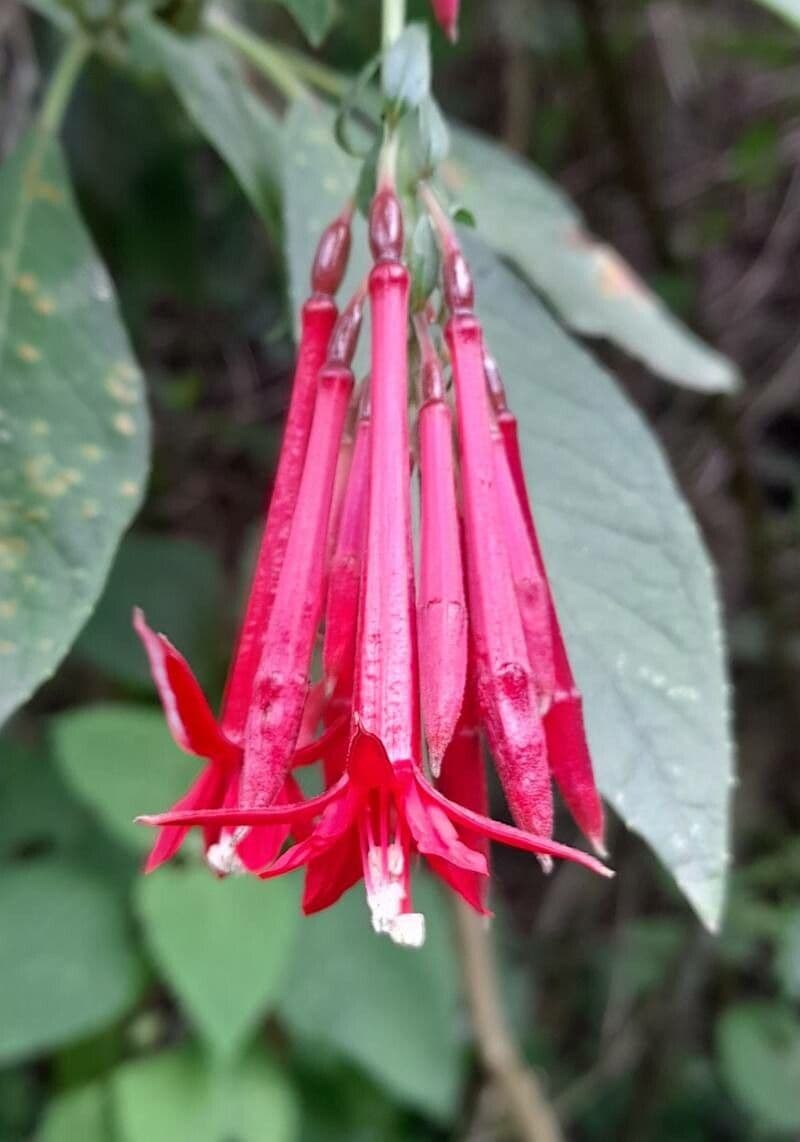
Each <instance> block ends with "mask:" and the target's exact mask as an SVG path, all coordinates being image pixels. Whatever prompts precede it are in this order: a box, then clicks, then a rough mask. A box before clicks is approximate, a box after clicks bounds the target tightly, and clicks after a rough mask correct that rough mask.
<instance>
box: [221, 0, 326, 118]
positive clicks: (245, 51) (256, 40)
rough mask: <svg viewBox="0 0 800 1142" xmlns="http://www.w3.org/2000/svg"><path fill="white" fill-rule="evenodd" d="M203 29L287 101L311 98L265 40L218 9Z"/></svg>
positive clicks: (295, 71)
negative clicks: (250, 67) (232, 50)
mask: <svg viewBox="0 0 800 1142" xmlns="http://www.w3.org/2000/svg"><path fill="white" fill-rule="evenodd" d="M206 28H207V29H208V31H209V32H211V33H212V34H213V35H215V36H216V37H217V38H218V39H220V40H223V41H225V42H226V43H228V44H230V46H231V47H233V48H235V49H236V51H238V52H240V53H241V54H242V55H243V56H244V57H245V59H246V60H248V62H249V63H251V64H252V65H253V67H255V68H256V70H257V71H259V72H260V73H261V74H262V75H263V76H264V77H265V79H268V80H269V82H270V83H271V84H272V85H273V87H277V89H278V90H279V91H280V92H281V94H282V95H284V96H285V97H286V99H289V100H295V99H302V100H306V101H307V100H308V99H310V98H311V96H310V93H309V90H308V88H307V87H306V85H305V84H304V83H303V82H302V81H301V80H300V79H299V78H298V76H297V70H296V68H294V67H293V66H292V64H291V62H290V61H289V60H287V59H285V58H284V56H283V53H282V52H280V51H278V50H277V49H276V48H273V47H272V45H271V44H268V43H267V42H266V40H262V39H261V37H260V36H256V35H254V34H253V33H252V32H250V31H248V29H247V28H245V27H243V26H242V25H241V24H239V23H237V22H236V21H235V20H231V19H230V17H228V16H225V15H223V13H222V12H220V11H219V10H213V11H211V12H209V14H208V16H207V17H206Z"/></svg>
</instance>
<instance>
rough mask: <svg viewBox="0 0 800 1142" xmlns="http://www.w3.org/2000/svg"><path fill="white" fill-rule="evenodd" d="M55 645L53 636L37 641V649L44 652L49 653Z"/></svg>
mask: <svg viewBox="0 0 800 1142" xmlns="http://www.w3.org/2000/svg"><path fill="white" fill-rule="evenodd" d="M54 646H55V643H54V642H53V640H52V638H40V639H39V641H38V642H37V643H36V649H37V650H39V651H41V653H42V654H47V652H48V651H50V650H52V649H53V647H54Z"/></svg>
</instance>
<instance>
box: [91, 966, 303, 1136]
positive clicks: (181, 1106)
mask: <svg viewBox="0 0 800 1142" xmlns="http://www.w3.org/2000/svg"><path fill="white" fill-rule="evenodd" d="M228 970H229V971H230V973H231V976H232V977H233V976H235V974H236V945H235V944H231V945H229V947H228ZM113 1085H114V1107H115V1111H116V1116H117V1122H118V1124H119V1128H120V1135H121V1137H122V1138H123V1139H124V1142H234V1140H235V1142H295V1140H296V1139H297V1137H298V1136H297V1119H298V1108H297V1103H296V1100H295V1096H294V1092H293V1091H292V1089H291V1087H290V1086H289V1084H288V1083H287V1081H286V1079H285V1077H284V1075H283V1073H282V1072H281V1071H280V1070H278V1068H277V1067H276V1066H275V1065H274V1063H272V1062H271V1061H270V1060H269V1058H268V1057H267V1056H266V1055H265V1054H264V1053H263V1052H261V1051H259V1052H254V1053H253V1054H252V1055H250V1056H248V1057H247V1058H246V1059H244V1060H243V1061H241V1062H240V1063H237V1065H236V1066H234V1067H232V1068H230V1069H227V1068H226V1069H212V1068H210V1067H209V1066H208V1065H207V1064H206V1063H205V1062H204V1060H203V1059H202V1058H201V1057H200V1056H199V1055H198V1054H197V1053H196V1052H195V1051H192V1050H186V1049H184V1050H180V1051H167V1052H165V1053H164V1054H161V1055H157V1056H156V1057H155V1058H151V1059H143V1060H142V1061H140V1062H135V1063H129V1064H128V1065H127V1066H124V1067H121V1068H120V1070H118V1071H117V1072H116V1073H115V1075H114V1078H113Z"/></svg>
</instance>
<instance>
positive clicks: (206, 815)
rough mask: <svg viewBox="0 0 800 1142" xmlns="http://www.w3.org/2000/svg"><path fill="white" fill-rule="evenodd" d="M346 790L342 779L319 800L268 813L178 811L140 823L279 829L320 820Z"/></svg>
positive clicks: (272, 808)
mask: <svg viewBox="0 0 800 1142" xmlns="http://www.w3.org/2000/svg"><path fill="white" fill-rule="evenodd" d="M346 787H347V779H346V778H342V779H341V780H340V781H337V783H336V785H334V786H332V787H331V788H330V789H327V790H326V791H325V792H324V793H320V795H319V796H318V797H310V798H309V799H308V801H303V802H301V803H295V804H292V805H273V806H270V807H269V808H268V809H212V810H206V811H199V812H181V811H179V810H177V807H176V809H171V810H170V811H169V812H167V813H156V814H146V815H144V816H141V817H137V818H136V821H137V823H138V824H140V825H152V826H155V827H156V828H161V827H162V826H164V825H190V826H191V825H220V826H222V825H228V826H232V825H275V824H280V823H281V822H284V823H287V824H291V823H292V822H293V821H295V820H297V819H300V820H303V819H308V818H311V817H316V816H317V815H318V814H320V813H321V812H322V811H323V809H326V808H327V807H328V805H330V804H331V802H333V801H335V800H336V799H337V798H338V797H341V795H342V793H343V792H344V790H345V789H346Z"/></svg>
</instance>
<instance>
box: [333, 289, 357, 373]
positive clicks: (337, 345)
mask: <svg viewBox="0 0 800 1142" xmlns="http://www.w3.org/2000/svg"><path fill="white" fill-rule="evenodd" d="M363 316H364V289H363V287H362V288H361V289H360V290H359V291H358V293H356V294H354V296H353V297H352V298H351V299H350V301H349V302H348V303H347V305H346V307H345V308H344V309H343V310H342V313H341V314H340V316H339V319H338V321H337V322H336V324H335V325H334V327H333V333H332V334H331V339H330V342H329V344H328V364H337V365H348V366H349V365H350V363H351V362H352V360H353V356H354V354H355V351H356V346H357V345H358V336H359V334H360V332H361V319H362V317H363Z"/></svg>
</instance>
